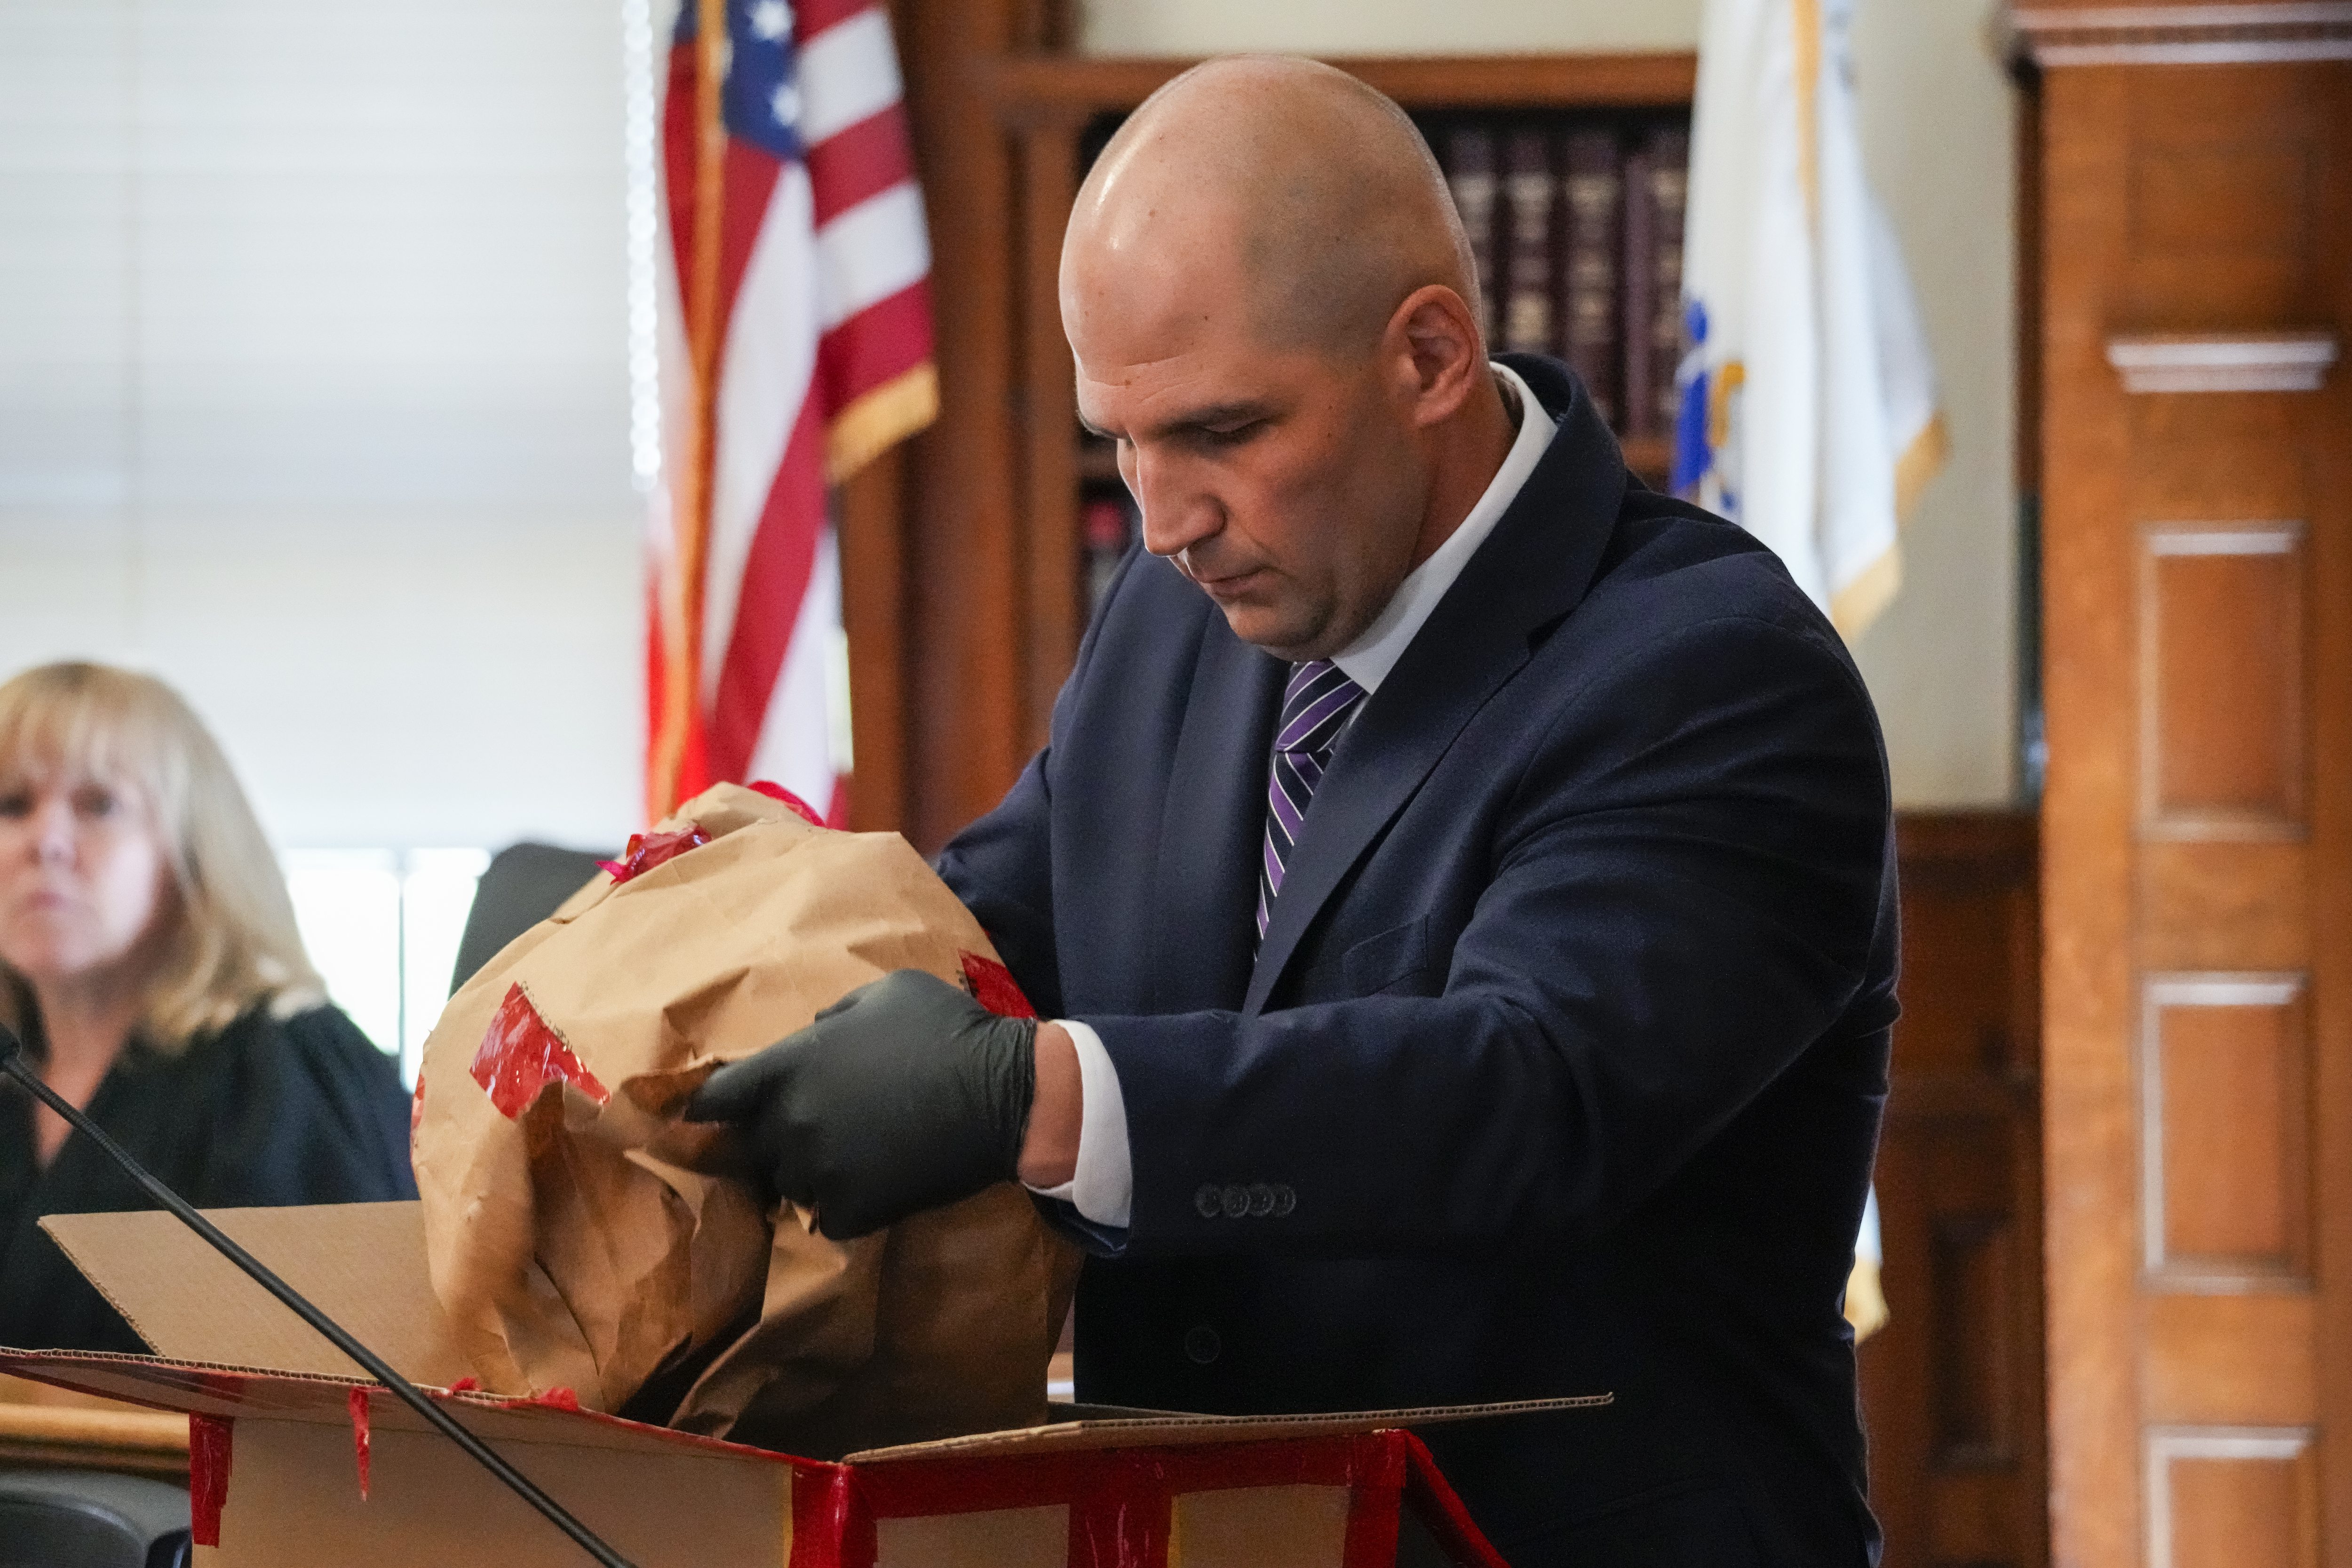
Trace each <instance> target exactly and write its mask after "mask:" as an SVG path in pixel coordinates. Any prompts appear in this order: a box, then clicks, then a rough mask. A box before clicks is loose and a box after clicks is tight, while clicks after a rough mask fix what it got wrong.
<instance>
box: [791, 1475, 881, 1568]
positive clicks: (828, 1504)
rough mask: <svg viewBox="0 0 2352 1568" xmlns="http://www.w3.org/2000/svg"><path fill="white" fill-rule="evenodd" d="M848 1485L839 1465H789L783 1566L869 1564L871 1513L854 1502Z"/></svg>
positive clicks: (862, 1567)
mask: <svg viewBox="0 0 2352 1568" xmlns="http://www.w3.org/2000/svg"><path fill="white" fill-rule="evenodd" d="M850 1485H851V1478H850V1473H849V1471H848V1470H847V1469H846V1468H843V1467H841V1466H839V1465H826V1466H824V1467H822V1468H819V1467H817V1466H815V1465H798V1464H796V1465H794V1466H793V1555H792V1562H791V1563H790V1564H789V1568H873V1563H874V1557H875V1539H874V1520H873V1516H872V1515H870V1514H867V1513H866V1512H865V1511H864V1510H860V1509H858V1508H856V1506H855V1504H854V1501H853V1500H852V1498H851V1496H850ZM861 1527H862V1528H861ZM861 1548H862V1554H861Z"/></svg>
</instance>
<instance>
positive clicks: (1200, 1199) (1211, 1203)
mask: <svg viewBox="0 0 2352 1568" xmlns="http://www.w3.org/2000/svg"><path fill="white" fill-rule="evenodd" d="M1192 1206H1193V1207H1194V1208H1196V1209H1198V1210H1200V1211H1201V1217H1202V1219H1214V1218H1216V1217H1217V1216H1218V1215H1221V1214H1223V1213H1224V1212H1225V1199H1224V1190H1223V1188H1222V1187H1220V1186H1218V1185H1217V1184H1216V1183H1214V1182H1202V1184H1201V1187H1200V1190H1199V1191H1198V1192H1196V1193H1194V1194H1192Z"/></svg>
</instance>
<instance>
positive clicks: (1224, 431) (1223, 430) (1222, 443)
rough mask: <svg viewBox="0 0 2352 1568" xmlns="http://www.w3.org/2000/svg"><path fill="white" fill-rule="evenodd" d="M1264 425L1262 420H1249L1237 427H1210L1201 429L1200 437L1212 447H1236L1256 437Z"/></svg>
mask: <svg viewBox="0 0 2352 1568" xmlns="http://www.w3.org/2000/svg"><path fill="white" fill-rule="evenodd" d="M1264 424H1265V421H1264V420H1262V419H1250V420H1245V421H1244V422H1243V423H1241V424H1239V425H1223V426H1218V425H1210V426H1203V427H1202V431H1201V435H1202V437H1203V438H1204V439H1206V440H1207V441H1208V443H1209V444H1210V445H1211V446H1213V447H1238V446H1240V445H1241V444H1242V443H1243V442H1244V441H1246V440H1248V439H1249V438H1250V437H1252V436H1255V435H1256V434H1257V432H1258V428H1259V426H1263V425H1264Z"/></svg>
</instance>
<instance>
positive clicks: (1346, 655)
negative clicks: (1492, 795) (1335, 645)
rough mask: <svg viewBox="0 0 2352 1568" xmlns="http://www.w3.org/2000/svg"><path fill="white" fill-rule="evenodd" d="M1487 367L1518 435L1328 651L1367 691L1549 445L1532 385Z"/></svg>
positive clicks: (1548, 425) (1547, 425) (1546, 418)
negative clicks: (1381, 599) (1455, 520)
mask: <svg viewBox="0 0 2352 1568" xmlns="http://www.w3.org/2000/svg"><path fill="white" fill-rule="evenodd" d="M1490 363H1492V362H1490ZM1492 368H1493V370H1494V372H1495V374H1496V376H1497V377H1498V378H1499V379H1500V380H1501V381H1502V382H1503V383H1504V384H1505V385H1507V386H1508V387H1509V388H1510V389H1511V390H1512V391H1513V392H1514V393H1516V394H1517V395H1518V399H1519V434H1518V437H1517V439H1516V440H1514V441H1513V442H1512V443H1511V449H1510V451H1509V452H1508V453H1507V454H1506V455H1505V457H1504V458H1503V466H1502V467H1501V468H1497V469H1496V470H1495V477H1494V478H1493V479H1490V480H1489V481H1487V484H1486V491H1485V493H1483V494H1481V495H1480V496H1479V497H1478V504H1477V505H1475V506H1474V507H1472V508H1471V509H1470V515H1469V516H1467V517H1465V518H1464V519H1463V520H1462V526H1461V527H1459V528H1457V529H1455V530H1454V531H1453V532H1452V533H1451V534H1450V535H1448V536H1447V537H1446V541H1445V542H1444V543H1443V544H1441V545H1439V546H1438V547H1437V549H1436V550H1435V551H1434V552H1432V553H1431V555H1430V557H1429V559H1428V560H1426V561H1424V562H1423V563H1421V564H1420V565H1418V566H1416V567H1414V568H1413V569H1412V572H1410V573H1408V574H1406V576H1405V580H1404V581H1403V582H1402V583H1400V584H1397V591H1396V593H1395V594H1394V595H1391V597H1390V599H1389V602H1388V604H1387V605H1386V606H1385V607H1384V608H1383V609H1382V610H1381V613H1380V615H1379V616H1376V617H1374V619H1373V621H1372V624H1371V625H1370V626H1366V627H1365V628H1364V635H1363V636H1361V637H1358V638H1357V639H1356V640H1355V641H1354V642H1352V643H1349V645H1348V646H1347V647H1344V648H1342V649H1341V650H1340V651H1339V652H1338V653H1335V654H1333V655H1332V656H1331V662H1332V663H1333V664H1336V665H1338V666H1339V669H1340V672H1341V673H1342V674H1344V675H1345V676H1347V678H1348V679H1350V680H1352V681H1354V682H1355V683H1356V684H1357V685H1359V686H1360V687H1362V688H1363V689H1364V690H1365V691H1366V692H1368V693H1369V692H1373V691H1378V690H1379V689H1381V681H1383V680H1386V679H1388V674H1389V671H1390V670H1391V669H1393V668H1396V661H1397V660H1398V659H1400V658H1403V657H1404V650H1405V649H1406V648H1407V647H1410V646H1411V645H1412V639H1413V638H1414V637H1416V636H1418V635H1419V634H1420V632H1421V628H1422V624H1423V622H1425V621H1427V620H1428V619H1429V616H1430V612H1431V611H1433V610H1434V609H1436V608H1437V602H1438V601H1439V600H1440V599H1443V598H1444V597H1445V590H1447V589H1448V588H1451V587H1452V586H1454V579H1455V578H1456V577H1459V576H1461V575H1462V568H1464V567H1465V566H1467V565H1468V564H1469V563H1470V557H1472V556H1473V555H1475V554H1476V553H1477V552H1478V546H1480V545H1481V544H1484V543H1486V536H1487V535H1488V534H1490V533H1492V532H1494V531H1495V524H1496V522H1498V521H1501V519H1502V516H1503V513H1504V512H1506V511H1507V510H1510V505H1511V502H1512V501H1514V500H1517V499H1518V494H1519V489H1520V487H1521V486H1523V485H1525V484H1526V483H1527V482H1528V475H1529V474H1531V473H1533V472H1535V468H1536V464H1537V463H1538V461H1540V460H1541V459H1542V458H1543V455H1544V448H1546V447H1549V446H1550V445H1551V437H1552V432H1553V431H1554V430H1556V429H1558V428H1559V426H1556V425H1554V424H1553V423H1552V418H1551V416H1550V415H1549V414H1546V413H1545V412H1544V407H1543V405H1542V404H1540V403H1538V402H1537V401H1536V395H1535V393H1534V392H1533V390H1531V389H1530V388H1529V387H1528V384H1527V383H1526V382H1524V381H1522V380H1520V379H1519V373H1518V372H1517V371H1515V370H1513V369H1512V368H1511V367H1510V366H1509V365H1507V364H1492Z"/></svg>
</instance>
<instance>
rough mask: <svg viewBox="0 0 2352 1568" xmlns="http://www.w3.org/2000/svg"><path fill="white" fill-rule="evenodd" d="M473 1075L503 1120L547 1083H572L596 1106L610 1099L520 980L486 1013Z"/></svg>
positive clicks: (522, 1108) (519, 1110) (527, 1106)
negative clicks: (496, 1007) (492, 1011)
mask: <svg viewBox="0 0 2352 1568" xmlns="http://www.w3.org/2000/svg"><path fill="white" fill-rule="evenodd" d="M473 1074H474V1081H475V1082H476V1083H478V1084H480V1085H481V1086H482V1087H483V1088H484V1089H487V1090H488V1091H489V1096H490V1103H491V1104H493V1105H495V1106H497V1107H498V1108H499V1112H500V1113H501V1114H503V1115H504V1116H505V1117H506V1118H507V1120H508V1121H514V1120H516V1119H517V1118H519V1117H520V1116H521V1115H522V1113H523V1112H524V1111H526V1110H530V1107H531V1102H532V1101H533V1100H537V1099H538V1098H539V1096H540V1091H541V1089H545V1088H546V1087H547V1086H548V1085H549V1084H551V1083H569V1084H573V1085H576V1086H577V1087H578V1088H579V1089H580V1090H581V1091H582V1092H583V1093H584V1094H586V1095H587V1096H588V1098H589V1099H591V1100H594V1101H595V1102H596V1103H597V1104H599V1105H602V1104H604V1102H605V1101H606V1100H610V1099H612V1098H613V1091H612V1090H611V1089H606V1088H605V1087H604V1085H603V1084H601V1083H599V1082H597V1081H596V1075H595V1074H594V1073H592V1072H590V1071H589V1070H588V1068H586V1066H584V1065H583V1063H582V1062H581V1060H580V1058H578V1057H576V1056H574V1055H572V1047H570V1046H568V1045H566V1044H564V1042H563V1037H562V1035H559V1034H557V1033H556V1032H555V1030H554V1028H553V1027H552V1026H551V1025H550V1024H549V1023H548V1021H547V1020H546V1019H544V1018H542V1017H541V1016H539V1009H538V1008H536V1007H534V1006H532V1005H531V1004H530V995H529V994H527V993H526V992H525V991H524V990H523V988H522V987H521V986H520V984H517V985H510V986H509V987H507V996H506V1000H505V1001H503V1002H501V1003H499V1010H498V1012H496V1013H495V1014H493V1015H492V1016H491V1017H490V1026H489V1028H488V1030H487V1031H486V1032H484V1034H483V1036H482V1043H481V1046H480V1047H479V1048H478V1049H477V1050H476V1051H475V1052H474V1066H473Z"/></svg>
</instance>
